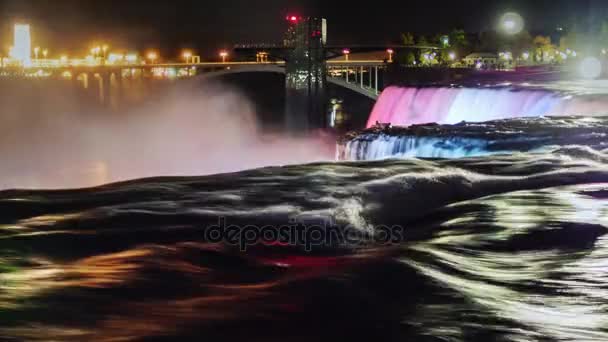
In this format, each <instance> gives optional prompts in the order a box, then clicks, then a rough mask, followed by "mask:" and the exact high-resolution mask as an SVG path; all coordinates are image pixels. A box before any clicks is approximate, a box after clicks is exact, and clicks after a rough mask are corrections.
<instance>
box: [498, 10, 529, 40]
mask: <svg viewBox="0 0 608 342" xmlns="http://www.w3.org/2000/svg"><path fill="white" fill-rule="evenodd" d="M500 26H501V28H502V30H503V31H504V32H505V33H506V34H508V35H516V34H518V33H520V32H521V31H522V30H523V29H524V19H523V18H522V17H521V15H519V14H517V13H515V12H508V13H505V14H504V15H503V16H502V17H501V18H500Z"/></svg>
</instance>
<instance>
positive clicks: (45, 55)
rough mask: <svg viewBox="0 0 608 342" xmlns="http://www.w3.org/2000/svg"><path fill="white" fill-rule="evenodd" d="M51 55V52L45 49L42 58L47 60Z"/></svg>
mask: <svg viewBox="0 0 608 342" xmlns="http://www.w3.org/2000/svg"><path fill="white" fill-rule="evenodd" d="M48 55H49V50H48V49H44V50H42V56H43V57H44V59H46V58H47V57H48Z"/></svg>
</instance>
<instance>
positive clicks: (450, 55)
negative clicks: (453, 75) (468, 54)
mask: <svg viewBox="0 0 608 342" xmlns="http://www.w3.org/2000/svg"><path fill="white" fill-rule="evenodd" d="M448 58H449V59H450V60H451V61H454V60H456V53H455V52H450V53H449V54H448Z"/></svg>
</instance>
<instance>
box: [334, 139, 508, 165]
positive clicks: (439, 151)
mask: <svg viewBox="0 0 608 342" xmlns="http://www.w3.org/2000/svg"><path fill="white" fill-rule="evenodd" d="M488 145H489V142H488V141H487V140H483V139H476V138H464V137H457V136H454V137H445V138H440V137H418V136H407V135H406V136H391V135H386V134H363V135H361V136H359V137H357V138H356V139H353V140H350V141H348V142H347V143H346V147H345V149H344V150H343V152H342V153H343V155H342V156H340V157H339V158H340V159H343V160H382V159H388V158H414V157H416V158H462V157H471V156H483V155H489V154H494V153H497V152H498V151H495V150H493V151H490V149H489V146H488Z"/></svg>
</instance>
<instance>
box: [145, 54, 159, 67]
mask: <svg viewBox="0 0 608 342" xmlns="http://www.w3.org/2000/svg"><path fill="white" fill-rule="evenodd" d="M146 57H147V58H148V59H149V60H150V63H151V64H154V63H155V62H156V60H157V59H158V54H157V53H156V52H155V51H150V52H148V54H147V55H146Z"/></svg>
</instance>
